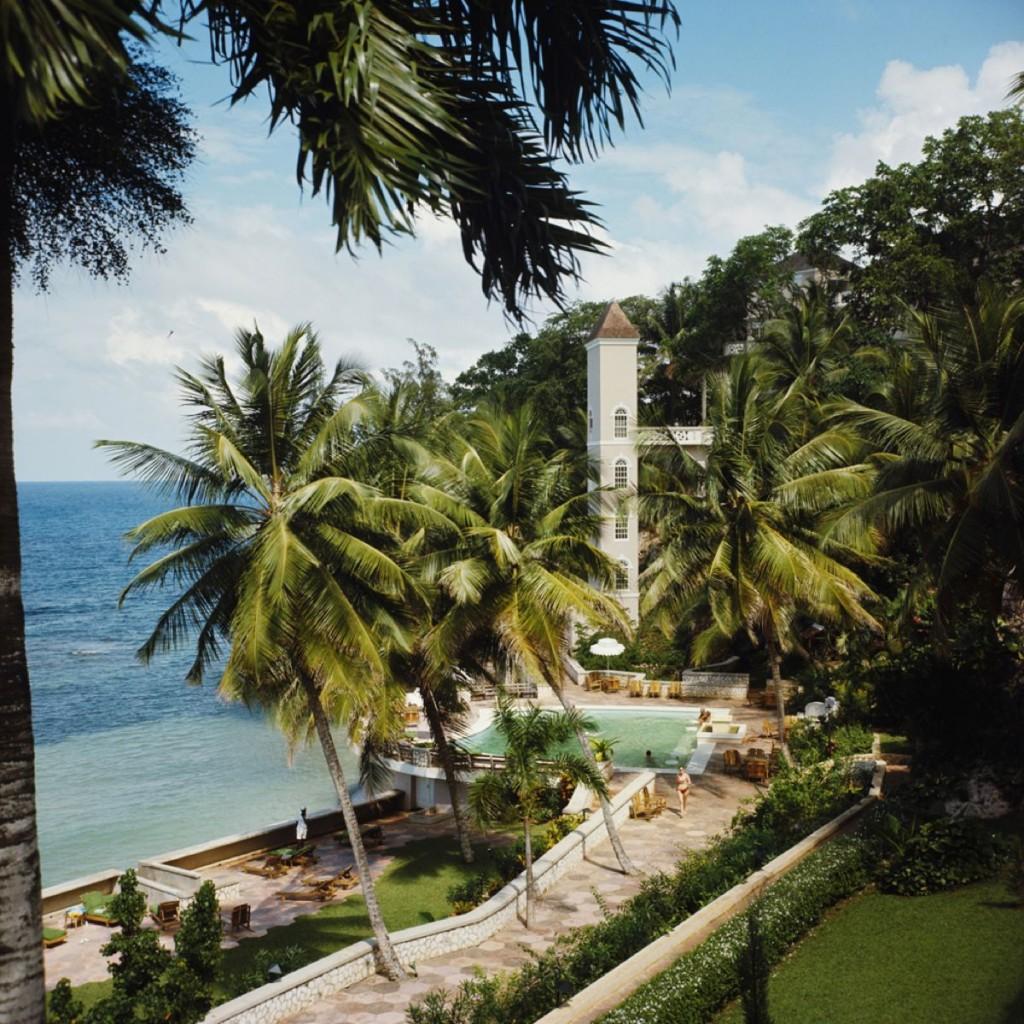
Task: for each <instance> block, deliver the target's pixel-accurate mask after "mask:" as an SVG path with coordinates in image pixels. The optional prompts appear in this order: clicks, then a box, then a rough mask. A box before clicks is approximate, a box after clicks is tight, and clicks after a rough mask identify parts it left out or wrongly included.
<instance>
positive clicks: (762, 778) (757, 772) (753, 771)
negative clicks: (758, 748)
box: [744, 758, 768, 782]
mask: <svg viewBox="0 0 1024 1024" xmlns="http://www.w3.org/2000/svg"><path fill="white" fill-rule="evenodd" d="M744 768H745V769H746V776H747V781H748V782H767V781H768V762H767V761H762V760H760V759H759V758H747V761H746V764H745V765H744Z"/></svg>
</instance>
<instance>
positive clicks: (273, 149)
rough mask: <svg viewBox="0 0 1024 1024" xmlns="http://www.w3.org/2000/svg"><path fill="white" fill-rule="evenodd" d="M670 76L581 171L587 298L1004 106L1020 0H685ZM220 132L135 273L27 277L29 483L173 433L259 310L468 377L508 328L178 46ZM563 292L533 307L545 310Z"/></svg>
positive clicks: (447, 249)
mask: <svg viewBox="0 0 1024 1024" xmlns="http://www.w3.org/2000/svg"><path fill="white" fill-rule="evenodd" d="M679 6H680V11H681V14H682V17H683V27H682V32H681V35H680V38H679V40H678V43H677V44H676V46H675V53H676V62H677V67H676V71H675V73H674V75H673V84H672V93H671V95H670V96H666V94H665V91H664V89H663V88H662V87H661V86H660V85H659V84H658V83H657V82H654V81H652V82H650V90H649V92H648V96H647V99H646V103H645V105H644V120H645V125H646V127H645V129H644V130H641V129H640V128H639V127H638V126H637V125H635V124H631V125H629V126H628V127H627V131H626V133H625V135H624V136H622V137H620V138H618V139H617V144H616V146H615V147H614V148H613V149H611V150H609V151H607V152H606V153H605V154H603V156H602V157H601V158H600V159H599V160H598V161H597V162H595V163H593V164H589V165H586V166H582V167H577V168H573V169H572V172H571V173H572V179H573V183H574V184H575V185H577V186H578V187H581V188H583V189H584V190H585V191H586V192H587V193H588V196H589V198H590V199H592V200H593V201H595V202H596V203H598V204H599V205H600V207H601V210H600V213H601V216H602V217H603V219H604V222H605V227H606V232H607V240H608V241H609V242H610V243H611V246H612V254H611V255H610V256H608V257H604V258H594V259H590V260H588V261H587V263H586V265H585V268H584V272H585V275H586V281H585V282H584V283H583V284H582V285H581V287H580V288H579V290H578V293H577V294H578V296H579V297H581V298H587V299H605V298H611V297H622V296H625V295H629V294H633V293H636V292H645V293H648V294H654V293H656V292H657V291H659V290H660V289H661V288H663V287H664V286H665V285H667V284H669V283H670V282H671V281H673V280H678V279H679V278H681V277H683V276H684V275H687V274H690V275H693V274H697V273H699V272H700V269H701V266H702V265H703V263H704V261H705V260H706V259H707V257H708V256H709V255H711V254H713V253H716V252H717V253H722V254H724V253H727V252H728V251H729V249H730V248H731V247H732V245H733V244H734V243H735V241H736V239H737V238H739V237H740V236H742V235H744V234H749V233H751V232H754V231H758V230H760V229H761V227H762V226H764V225H765V224H775V223H785V224H789V225H795V224H796V222H797V221H799V220H800V219H801V218H802V217H804V216H806V215H807V214H808V213H810V212H812V211H813V210H814V209H815V208H816V206H817V204H818V202H819V201H820V199H821V197H822V196H823V195H825V194H826V193H827V191H828V190H829V189H831V188H835V187H840V186H843V185H848V184H854V183H856V182H858V181H861V180H863V178H864V177H866V176H867V175H869V174H870V173H871V170H872V168H873V166H874V164H875V162H876V161H877V160H879V159H884V160H886V161H888V162H898V161H900V160H913V159H916V158H917V156H918V155H919V152H920V146H921V142H922V140H923V139H924V137H925V136H926V135H928V134H935V133H936V132H940V131H941V130H942V129H943V128H945V127H948V126H950V125H952V124H953V123H955V121H956V119H957V118H958V117H960V116H962V115H964V114H968V113H984V112H986V111H988V110H991V109H993V108H996V107H1000V106H1003V105H1004V101H1003V96H1004V94H1005V92H1006V89H1007V86H1008V82H1009V78H1010V76H1011V75H1012V74H1013V73H1015V72H1017V71H1020V70H1024V15H1022V12H1021V9H1020V4H1019V2H1010V0H1001V2H996V0H974V2H972V3H970V4H966V3H963V2H960V3H954V2H948V0H947V2H935V0H932V2H928V3H925V2H906V0H888V2H884V0H875V2H856V0H845V2H838V0H837V2H828V0H819V2H817V3H812V2H809V0H788V2H786V3H776V4H765V3H763V0H762V2H760V3H754V2H746V0H743V2H735V0H734V2H731V3H728V4H724V3H704V4H695V3H686V2H683V3H680V5H679ZM165 56H166V59H167V63H169V64H170V66H172V67H173V68H174V70H175V71H176V72H177V73H178V74H179V75H180V76H181V78H182V89H183V93H184V96H185V99H186V101H187V102H188V103H189V105H190V106H191V107H192V108H193V109H194V110H195V113H196V117H197V127H198V129H199V131H200V133H201V135H202V136H203V140H204V141H203V143H202V156H201V159H200V161H199V162H198V163H197V164H196V166H195V167H194V168H193V169H192V171H191V173H190V176H189V181H188V184H187V187H186V193H187V196H188V200H189V203H190V206H191V208H192V212H193V214H194V216H195V223H194V224H193V226H192V227H191V228H189V229H187V230H185V231H180V232H177V233H176V234H174V235H172V236H171V237H170V238H169V239H168V252H167V254H166V255H165V256H163V257H159V258H157V257H147V258H144V259H141V260H138V261H137V263H136V269H135V273H134V275H133V277H132V279H131V281H130V283H129V284H128V285H126V286H117V285H110V284H104V283H102V282H95V281H92V280H90V279H88V278H85V277H84V276H83V275H81V274H78V273H75V272H68V273H61V274H58V275H56V276H55V278H54V281H53V287H52V288H51V291H50V292H49V293H48V294H47V295H44V296H38V295H35V294H33V293H32V292H31V290H30V289H28V288H23V289H22V290H20V291H19V292H18V293H17V296H16V305H15V314H16V330H15V341H16V356H15V359H16V367H15V458H16V466H17V472H18V477H19V479H22V480H82V479H110V478H113V477H114V476H115V474H114V473H113V472H112V471H111V469H110V467H109V466H108V465H107V464H106V463H105V461H104V460H103V458H102V457H101V456H100V455H99V454H98V453H96V452H93V451H92V450H91V443H92V441H93V440H94V439H95V438H99V437H108V438H131V439H134V440H146V441H150V442H153V443H157V444H161V445H165V446H168V447H172V448H174V447H177V446H178V444H179V441H180V435H181V423H182V421H181V415H180V412H179V409H178V406H177V403H176V395H175V392H174V388H173V383H172V381H171V376H170V374H171V370H172V368H173V366H174V365H175V364H182V365H190V364H192V363H193V362H194V360H195V358H196V356H197V355H198V354H200V353H207V352H212V351H223V352H228V351H230V349H231V345H232V333H233V330H234V328H235V327H236V326H238V325H240V324H250V323H251V322H252V321H253V319H256V320H257V321H258V322H259V324H260V326H261V327H262V328H263V329H264V331H265V332H266V333H268V334H270V335H272V336H274V335H278V334H280V333H281V332H283V331H284V330H285V329H286V328H287V327H288V326H289V325H291V324H294V323H296V322H298V321H302V320H312V321H313V322H314V324H315V325H316V326H317V328H318V329H319V330H320V333H321V336H322V340H323V343H324V347H325V350H326V351H327V353H328V355H329V356H330V357H331V358H335V357H337V356H340V355H347V356H355V357H357V358H358V359H360V360H361V361H362V362H363V363H364V364H365V365H366V366H367V367H369V368H371V369H376V368H380V367H386V366H392V365H397V364H398V363H400V362H401V361H402V359H404V358H405V357H406V355H407V354H408V351H409V346H408V344H407V341H406V339H408V338H416V339H418V340H420V341H424V342H429V343H430V344H432V345H434V346H435V347H436V348H437V349H438V351H439V352H440V354H441V363H442V368H443V369H444V370H445V372H446V373H447V374H448V375H449V376H451V375H454V374H455V373H457V372H459V371H460V370H461V369H463V368H465V367H466V366H468V365H469V364H470V363H472V362H473V361H474V360H475V359H476V358H477V357H478V356H479V355H480V353H482V352H484V351H487V350H488V349H492V348H495V347H497V346H499V345H500V344H502V342H503V341H504V340H505V339H506V338H507V337H508V335H509V333H510V329H509V327H508V325H507V324H506V323H505V321H504V320H503V318H502V315H501V311H500V309H498V308H496V307H494V306H491V307H488V306H487V304H486V303H485V301H484V299H483V297H482V295H481V293H480V290H479V286H478V284H477V280H476V278H475V276H474V275H473V273H472V271H471V270H470V269H469V268H468V267H467V266H466V265H465V264H464V263H463V262H462V258H461V251H460V247H459V244H458V239H457V237H456V235H455V232H454V230H453V229H452V228H451V226H450V225H448V224H445V223H442V222H436V221H427V222H423V223H422V225H421V230H420V232H419V237H418V238H416V239H414V240H402V241H400V242H398V243H397V244H395V245H393V246H390V247H388V249H387V250H386V251H385V254H384V256H383V258H380V257H378V256H377V255H376V253H375V252H373V251H367V252H365V253H364V254H362V255H361V257H360V259H359V260H358V261H353V260H352V259H351V258H349V257H348V256H347V255H345V254H339V255H335V253H334V234H333V231H332V229H331V227H330V219H329V216H328V211H327V209H326V207H325V206H324V205H323V204H322V202H321V201H320V200H318V199H311V198H310V197H309V196H308V195H306V196H305V197H303V196H301V195H300V193H299V191H298V189H297V187H296V184H295V178H294V173H293V167H294V148H293V141H292V139H291V137H290V136H289V135H288V134H287V133H285V132H281V133H279V134H275V135H274V136H273V137H271V138H270V139H268V138H267V136H266V123H265V107H264V106H263V105H262V104H261V103H258V102H252V103H249V104H246V105H245V106H243V107H239V108H236V109H233V110H232V109H228V108H227V106H226V104H224V103H223V102H218V101H219V100H221V99H222V97H223V96H224V95H225V94H226V93H227V80H226V77H225V75H224V72H223V71H222V70H220V69H216V68H210V67H208V66H205V65H204V64H202V63H201V62H202V61H203V59H204V58H205V51H204V50H203V48H202V47H201V46H199V45H198V44H197V45H193V46H191V47H187V48H186V49H185V50H183V51H177V50H175V51H168V52H165ZM545 312H546V310H545V309H543V308H540V309H538V310H537V311H536V314H537V316H538V317H540V316H543V314H544V313H545Z"/></svg>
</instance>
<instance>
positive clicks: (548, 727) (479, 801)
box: [469, 694, 608, 928]
mask: <svg viewBox="0 0 1024 1024" xmlns="http://www.w3.org/2000/svg"><path fill="white" fill-rule="evenodd" d="M494 726H495V729H496V730H497V732H498V735H500V736H501V737H502V739H504V741H505V766H504V768H503V769H502V770H501V771H494V772H485V773H484V774H483V775H480V776H478V777H477V778H476V779H474V780H473V782H472V784H471V785H470V787H469V806H470V809H471V810H472V812H473V816H474V817H475V818H476V820H477V821H478V822H479V823H480V824H481V825H482V826H484V827H485V828H486V827H487V826H489V825H494V824H500V823H505V822H510V821H518V822H520V823H521V824H522V826H523V845H524V853H525V858H524V859H525V861H526V927H527V928H530V927H532V926H533V903H534V881H533V843H532V837H531V835H530V828H531V826H532V825H533V824H534V823H535V822H536V821H537V818H538V817H539V814H540V809H541V802H542V797H543V795H544V792H545V791H546V790H547V789H549V788H550V786H551V785H552V783H553V782H554V781H555V780H557V779H559V778H564V779H568V781H569V782H572V783H574V784H575V785H577V786H586V787H587V788H588V789H591V790H593V791H594V792H595V793H599V794H601V795H602V796H607V794H608V787H607V784H606V783H605V780H604V776H603V775H602V774H601V772H600V771H599V770H598V768H597V766H596V765H595V764H594V763H593V761H592V760H590V759H588V758H586V757H583V756H582V755H580V754H577V753H560V752H558V751H557V750H556V748H557V747H558V746H559V744H563V743H565V742H566V741H568V740H572V739H573V738H574V737H575V736H576V735H577V734H579V733H581V732H583V731H584V730H586V729H591V728H593V723H592V722H591V721H590V720H588V719H587V718H585V717H584V716H583V715H581V714H580V713H579V711H577V710H575V709H573V710H569V711H558V712H554V711H544V710H542V709H541V708H539V707H537V706H536V705H534V704H530V705H527V707H526V708H525V709H524V710H523V711H521V712H520V711H516V709H515V707H514V706H513V704H512V702H511V700H509V698H508V697H507V696H503V695H500V694H499V697H498V706H497V709H496V710H495V715H494Z"/></svg>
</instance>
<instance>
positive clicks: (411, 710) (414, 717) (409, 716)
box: [405, 704, 420, 726]
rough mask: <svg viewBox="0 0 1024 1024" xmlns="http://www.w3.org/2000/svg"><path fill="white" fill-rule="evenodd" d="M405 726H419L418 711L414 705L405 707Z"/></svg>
mask: <svg viewBox="0 0 1024 1024" xmlns="http://www.w3.org/2000/svg"><path fill="white" fill-rule="evenodd" d="M405 724H406V725H412V726H417V725H419V724H420V709H419V708H418V707H416V705H415V704H406V706H405Z"/></svg>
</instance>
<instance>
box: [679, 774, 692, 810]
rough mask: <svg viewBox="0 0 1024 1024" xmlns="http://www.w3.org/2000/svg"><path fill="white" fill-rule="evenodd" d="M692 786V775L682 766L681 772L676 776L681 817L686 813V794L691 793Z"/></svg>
mask: <svg viewBox="0 0 1024 1024" xmlns="http://www.w3.org/2000/svg"><path fill="white" fill-rule="evenodd" d="M692 785H693V780H692V779H691V778H690V773H689V772H688V771H687V770H686V769H685V768H684V767H683V766H682V765H680V766H679V772H678V774H677V775H676V792H677V793H678V794H679V817H682V816H683V815H684V814H685V813H686V794H687V793H689V792H690V787H691V786H692Z"/></svg>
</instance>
